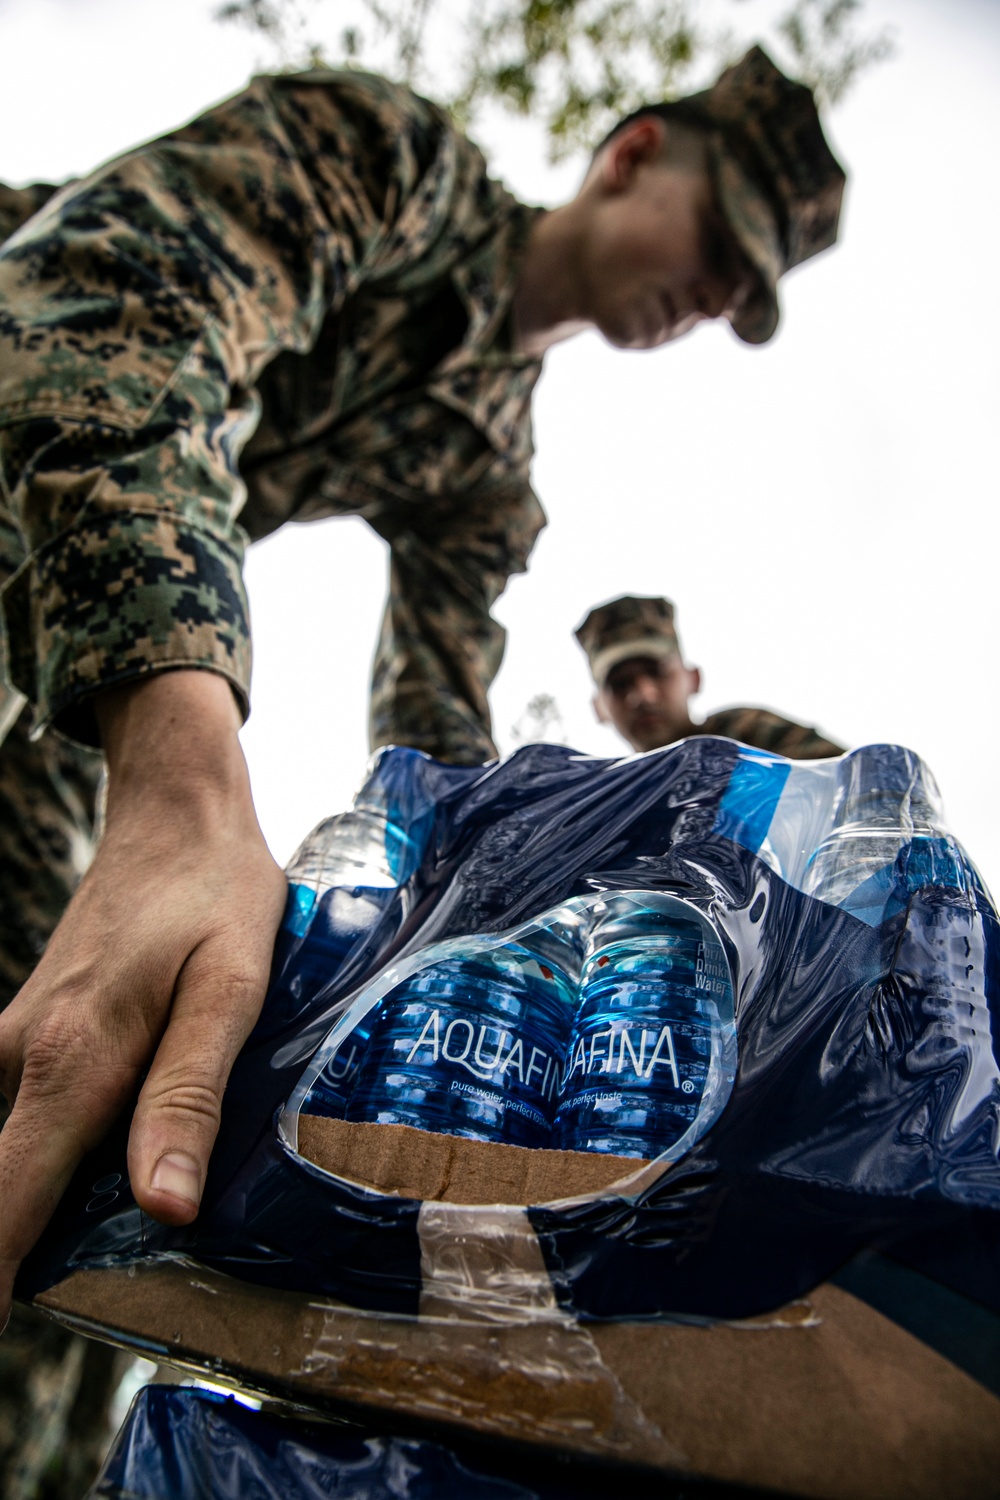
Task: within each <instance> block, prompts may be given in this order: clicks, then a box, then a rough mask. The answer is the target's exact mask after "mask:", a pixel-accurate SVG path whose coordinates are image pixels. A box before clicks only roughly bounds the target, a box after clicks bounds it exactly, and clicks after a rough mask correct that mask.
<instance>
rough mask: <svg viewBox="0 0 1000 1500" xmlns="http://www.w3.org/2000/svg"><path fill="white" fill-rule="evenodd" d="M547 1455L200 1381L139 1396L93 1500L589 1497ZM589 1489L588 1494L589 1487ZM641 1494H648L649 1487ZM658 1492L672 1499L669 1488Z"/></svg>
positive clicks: (157, 1387)
mask: <svg viewBox="0 0 1000 1500" xmlns="http://www.w3.org/2000/svg"><path fill="white" fill-rule="evenodd" d="M538 1469H539V1463H538V1460H537V1458H528V1457H525V1456H523V1455H520V1456H518V1455H516V1454H515V1455H513V1456H511V1455H508V1456H507V1457H506V1460H505V1461H503V1460H501V1459H499V1458H498V1457H496V1456H495V1455H494V1456H493V1458H492V1462H491V1456H490V1454H489V1453H488V1452H487V1453H484V1452H482V1451H479V1452H478V1453H476V1452H473V1453H461V1454H460V1453H458V1452H455V1451H454V1450H453V1449H451V1448H447V1447H444V1446H443V1445H442V1444H441V1443H434V1442H428V1441H426V1440H418V1439H416V1438H409V1437H395V1436H384V1435H381V1434H378V1433H366V1432H363V1431H359V1430H358V1429H357V1428H354V1429H351V1428H346V1429H345V1428H344V1427H343V1426H340V1425H334V1424H332V1423H325V1424H323V1423H315V1422H314V1423H308V1422H302V1421H301V1420H299V1421H296V1420H294V1419H290V1418H288V1417H282V1416H275V1415H272V1414H270V1413H266V1412H259V1411H250V1410H248V1409H247V1408H246V1407H245V1406H241V1405H240V1404H239V1403H238V1402H237V1401H234V1400H233V1399H232V1397H225V1396H221V1395H217V1394H215V1393H214V1392H211V1391H204V1390H198V1389H195V1388H192V1387H190V1386H171V1385H152V1386H147V1387H146V1389H145V1390H142V1391H140V1392H139V1394H138V1395H137V1396H136V1398H135V1400H134V1401H133V1403H132V1406H131V1408H130V1410H129V1413H128V1416H127V1417H126V1420H125V1422H124V1424H123V1426H122V1429H121V1431H120V1432H119V1434H118V1436H117V1438H116V1439H115V1443H114V1447H113V1448H112V1450H111V1453H110V1454H109V1456H108V1459H107V1461H106V1463H105V1465H104V1468H103V1470H102V1472H101V1474H100V1477H99V1478H98V1480H97V1483H96V1484H95V1485H94V1487H93V1489H92V1490H91V1491H90V1494H89V1496H88V1500H321V1497H328V1496H336V1497H337V1500H580V1496H581V1494H582V1493H585V1494H587V1495H591V1494H594V1495H596V1494H598V1493H600V1491H599V1489H597V1488H596V1487H595V1488H594V1489H592V1488H591V1486H590V1484H588V1483H587V1482H586V1480H585V1479H583V1478H582V1477H578V1478H577V1481H576V1483H575V1484H574V1483H573V1482H572V1481H568V1482H560V1481H559V1479H556V1480H555V1482H554V1483H552V1482H546V1480H544V1479H543V1480H541V1481H540V1480H539V1477H538ZM581 1485H582V1489H581ZM640 1491H641V1492H642V1493H647V1487H646V1486H645V1485H643V1484H642V1483H641V1481H640ZM657 1493H658V1494H661V1495H662V1493H663V1487H662V1483H661V1484H660V1485H658V1486H657Z"/></svg>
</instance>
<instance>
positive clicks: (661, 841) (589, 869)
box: [22, 736, 1000, 1318]
mask: <svg viewBox="0 0 1000 1500" xmlns="http://www.w3.org/2000/svg"><path fill="white" fill-rule="evenodd" d="M288 873H289V903H288V909H287V912H286V918H285V923H284V926H283V930H282V934H281V937H280V940H279V945H278V950H277V953H276V958H275V968H274V978H273V982H272V987H271V990H270V992H269V995H268V999H267V1001H266V1003H265V1007H264V1011H263V1013H262V1016H261V1019H260V1022H259V1024H258V1027H257V1029H256V1030H255V1032H254V1034H253V1035H252V1036H251V1038H250V1039H249V1041H248V1043H247V1045H246V1047H245V1048H244V1050H243V1053H242V1054H241V1056H240V1058H239V1059H238V1060H237V1063H236V1066H235V1068H234V1070H233V1074H232V1078H231V1082H230V1086H229V1089H228V1091H227V1095H226V1100H225V1104H224V1109H223V1118H222V1124H221V1128H220V1132H219V1139H218V1144H217V1147H216V1150H215V1154H214V1156H213V1164H212V1171H211V1174H210V1178H209V1182H208V1184H207V1186H206V1191H205V1196H204V1200H203V1204H202V1209H201V1213H200V1215H199V1218H198V1220H197V1222H196V1224H194V1225H192V1226H187V1227H184V1228H173V1229H170V1228H167V1227H164V1226H158V1225H155V1224H152V1223H151V1222H150V1221H148V1220H144V1219H142V1218H141V1216H140V1215H139V1214H138V1211H137V1209H136V1207H135V1204H134V1201H133V1200H132V1198H131V1195H130V1193H129V1190H128V1178H127V1157H126V1139H125V1136H124V1134H123V1132H122V1131H121V1130H119V1131H118V1132H117V1133H113V1134H112V1136H110V1137H109V1138H108V1140H107V1141H106V1142H105V1143H104V1144H103V1145H102V1146H101V1147H100V1148H99V1150H98V1151H97V1152H95V1153H94V1154H93V1156H92V1157H91V1158H89V1159H88V1161H87V1163H85V1166H84V1167H83V1168H82V1169H81V1171H80V1172H79V1173H78V1175H77V1178H76V1179H75V1181H74V1183H73V1185H72V1186H71V1189H70V1190H69V1192H68V1193H67V1195H66V1198H65V1200H64V1203H63V1205H62V1207H61V1209H60V1210H59V1213H58V1214H57V1216H56V1218H55V1219H54V1221H53V1225H52V1228H51V1230H50V1231H49V1234H48V1235H47V1237H46V1238H45V1240H43V1242H42V1243H41V1244H40V1246H39V1248H38V1250H37V1251H36V1252H35V1254H34V1256H33V1257H32V1259H31V1260H29V1261H28V1262H27V1263H26V1266H25V1269H24V1272H23V1280H22V1285H23V1286H25V1287H27V1288H29V1289H37V1288H39V1287H43V1286H45V1285H47V1284H51V1282H52V1281H53V1280H57V1279H59V1278H61V1277H64V1276H66V1274H67V1272H68V1271H69V1270H73V1269H79V1268H85V1267H87V1266H91V1265H107V1264H109V1263H114V1262H119V1261H127V1260H130V1259H132V1260H135V1259H141V1258H143V1257H145V1256H149V1255H157V1256H163V1255H166V1256H178V1257H182V1258H186V1259H187V1260H194V1261H198V1262H201V1263H202V1264H205V1265H209V1266H214V1267H216V1268H218V1269H221V1270H224V1271H226V1272H228V1273H230V1274H231V1275H233V1276H236V1277H240V1278H243V1279H244V1280H250V1281H259V1282H263V1283H266V1284H267V1285H269V1286H277V1287H285V1288H289V1289H296V1290H300V1291H303V1292H307V1293H309V1294H316V1295H318V1294H324V1295H326V1296H330V1297H333V1298H335V1299H337V1300H338V1301H339V1302H341V1303H346V1304H350V1305H353V1306H357V1307H362V1308H371V1309H383V1310H386V1309H388V1310H395V1311H397V1312H407V1313H412V1314H414V1315H415V1314H416V1311H417V1309H418V1308H419V1307H420V1306H421V1305H422V1299H424V1298H426V1297H427V1296H428V1295H429V1293H430V1292H432V1291H433V1290H434V1288H435V1287H437V1288H438V1290H439V1292H440V1295H441V1296H446V1297H447V1296H454V1297H457V1296H459V1292H458V1291H457V1290H455V1288H465V1290H464V1291H463V1292H462V1293H461V1295H462V1296H465V1295H468V1288H469V1287H470V1286H471V1285H472V1284H473V1283H474V1281H475V1276H476V1274H477V1273H476V1272H475V1271H474V1269H473V1265H474V1256H473V1258H472V1259H471V1260H468V1257H469V1256H471V1255H472V1250H471V1248H470V1247H472V1246H473V1245H475V1244H486V1243H487V1242H488V1243H491V1244H500V1243H503V1244H507V1243H510V1244H515V1243H516V1244H517V1245H519V1246H521V1248H520V1249H519V1250H518V1251H517V1254H516V1255H514V1252H513V1251H512V1252H511V1255H512V1256H513V1260H512V1262H511V1265H512V1266H515V1267H516V1268H517V1269H516V1272H515V1270H514V1269H512V1270H510V1272H509V1274H507V1273H505V1275H504V1277H502V1278H501V1279H500V1281H499V1282H498V1283H497V1284H498V1285H499V1286H500V1288H501V1291H500V1292H498V1293H497V1294H496V1295H497V1297H498V1298H499V1299H500V1302H499V1306H500V1309H501V1310H500V1312H497V1311H496V1308H494V1312H493V1313H492V1314H491V1315H495V1316H500V1315H502V1305H503V1298H504V1297H508V1298H510V1299H512V1300H511V1306H512V1307H513V1306H514V1303H515V1302H516V1301H517V1297H518V1296H520V1295H522V1293H523V1295H524V1296H525V1297H529V1292H528V1291H525V1290H524V1289H525V1288H526V1287H527V1288H529V1291H530V1297H529V1300H530V1298H534V1299H535V1301H534V1302H531V1305H532V1306H535V1304H536V1303H537V1304H538V1305H543V1304H544V1305H549V1304H551V1305H553V1306H557V1307H558V1308H559V1309H561V1310H562V1312H563V1313H565V1314H573V1315H576V1316H579V1317H583V1318H606V1317H607V1318H618V1317H633V1318H634V1317H641V1318H655V1317H661V1316H668V1315H669V1316H676V1317H685V1318H688V1317H694V1318H698V1317H716V1316H724V1317H741V1316H743V1315H744V1314H747V1313H751V1312H754V1311H758V1310H760V1309H762V1308H767V1307H773V1306H776V1305H777V1304H779V1303H781V1302H783V1301H787V1300H788V1299H789V1298H790V1297H795V1296H797V1295H800V1294H801V1293H802V1292H803V1291H805V1290H807V1289H808V1288H809V1287H811V1286H814V1285H816V1283H817V1282H819V1281H821V1280H822V1279H823V1278H824V1277H825V1276H827V1275H829V1274H830V1273H831V1272H832V1271H833V1270H835V1269H836V1267H837V1266H839V1265H841V1264H842V1263H843V1262H844V1261H845V1260H847V1259H849V1258H850V1256H852V1255H854V1254H856V1252H857V1251H858V1250H859V1249H860V1248H862V1247H864V1246H865V1245H874V1244H878V1245H879V1246H881V1247H885V1246H887V1245H890V1246H894V1247H895V1250H894V1253H898V1255H900V1256H902V1257H909V1263H912V1264H914V1265H919V1266H922V1267H927V1268H931V1267H933V1268H934V1272H933V1273H934V1274H935V1275H944V1274H945V1272H944V1271H942V1267H944V1268H946V1272H947V1277H948V1278H949V1284H950V1285H951V1286H953V1287H958V1288H960V1289H962V1290H964V1291H965V1293H966V1294H967V1295H969V1296H971V1297H975V1298H977V1299H978V1300H979V1302H980V1303H983V1304H987V1305H994V1304H995V1305H996V1306H997V1309H998V1312H1000V1286H998V1278H997V1273H996V1266H997V1264H1000V1161H998V1149H1000V1147H998V1143H1000V1068H998V1054H1000V925H998V918H997V913H996V910H995V907H994V905H993V902H992V900H991V898H990V896H989V893H988V891H987V890H986V888H985V886H984V884H983V882H982V880H981V878H980V877H979V875H978V872H977V871H976V868H975V866H974V864H973V863H972V861H971V860H970V859H969V857H968V855H967V854H966V852H965V850H964V849H963V847H962V846H961V845H960V844H959V843H958V842H957V841H956V840H955V838H954V837H953V836H952V835H951V833H950V832H949V831H948V829H947V826H946V825H945V823H944V821H943V815H942V812H941V804H940V798H939V794H938V791H937V788H936V786H935V783H934V780H933V777H932V776H931V774H930V772H929V771H928V769H927V767H926V766H925V765H924V764H923V762H922V761H920V759H919V758H918V757H917V756H916V755H915V754H913V753H912V752H911V751H909V750H906V749H903V748H902V747H899V746H893V745H887V746H883V745H874V746H866V747H863V748H862V749H860V750H857V751H854V752H852V753H851V754H849V755H845V756H843V757H840V758H839V759H834V760H828V761H818V762H790V761H787V760H784V759H783V758H781V757H780V756H772V755H766V754H764V753H763V752H760V751H756V750H751V749H749V748H747V747H745V746H740V745H737V744H736V743H734V742H732V741H728V740H722V739H715V738H712V737H709V736H702V737H698V738H694V739H691V740H687V741H683V742H681V743H679V744H677V745H672V746H668V747H666V748H665V749H663V750H661V751H657V752H654V753H651V754H649V755H643V756H635V757H628V758H626V759H624V760H617V761H599V760H592V759H589V758H587V757H585V756H580V755H577V754H576V753H575V752H573V751H571V750H568V749H565V748H564V747H561V746H551V745H545V746H527V747H524V748H523V749H521V750H519V751H518V752H517V753H516V754H515V755H513V756H512V757H511V758H510V759H509V760H507V761H505V762H502V763H499V764H497V765H494V766H491V767H486V768H483V767H461V768H457V767H449V766H444V765H440V764H437V763H435V762H433V761H430V760H428V759H427V758H426V757H425V756H422V755H420V754H418V753H417V752H414V751H408V750H389V751H386V752H383V753H382V754H381V756H380V757H379V758H378V760H377V761H376V763H375V765H374V767H373V770H372V774H371V776H370V778H369V780H368V782H367V783H366V785H365V787H364V789H363V791H362V793H361V794H360V795H359V798H358V800H357V802H356V804H355V806H354V808H353V809H352V810H350V811H349V812H348V813H346V814H341V815H339V816H338V817H335V818H331V819H329V820H327V821H326V822H325V823H323V824H321V825H320V827H319V828H318V829H317V830H315V832H314V833H313V834H312V835H310V837H309V838H308V839H307V840H306V841H305V843H304V844H303V846H302V848H301V849H300V850H299V852H298V854H297V855H296V857H295V859H294V860H293V862H292V864H291V865H290V867H289V872H288ZM320 1139H322V1141H326V1142H332V1143H333V1145H334V1146H336V1152H337V1153H339V1154H335V1159H336V1163H337V1165H335V1166H334V1165H330V1162H331V1161H333V1160H334V1157H333V1156H329V1157H323V1156H322V1153H320V1154H319V1155H317V1149H318V1148H317V1147H316V1145H315V1143H316V1141H317V1140H320ZM380 1142H397V1143H400V1144H398V1148H397V1147H396V1146H394V1147H393V1150H397V1155H396V1156H395V1157H392V1159H393V1160H397V1161H399V1162H401V1163H402V1164H403V1165H404V1167H405V1166H406V1164H407V1163H409V1162H412V1161H414V1160H416V1159H417V1158H420V1159H423V1158H425V1157H427V1159H430V1157H429V1156H428V1152H430V1156H433V1159H434V1160H435V1161H439V1162H444V1163H445V1164H446V1168H447V1170H445V1168H442V1173H441V1181H442V1183H443V1186H442V1188H441V1192H444V1193H445V1194H446V1196H445V1198H444V1199H443V1200H442V1201H440V1202H439V1201H437V1200H436V1199H434V1197H433V1194H431V1195H429V1196H427V1197H421V1196H420V1195H419V1194H415V1193H414V1192H413V1191H406V1190H404V1189H403V1187H402V1186H401V1185H400V1184H399V1183H396V1184H395V1186H394V1185H393V1183H392V1182H383V1181H382V1180H381V1179H376V1178H375V1177H373V1176H372V1175H371V1170H373V1169H370V1168H368V1167H366V1168H365V1172H368V1175H367V1176H366V1175H365V1172H363V1171H362V1170H361V1166H360V1165H358V1164H356V1163H360V1161H361V1157H364V1160H365V1161H367V1162H370V1161H371V1159H372V1153H373V1152H374V1154H375V1156H378V1153H379V1151H380V1150H381V1146H380V1145H379V1143H380ZM425 1148H426V1149H425ZM432 1148H433V1149H432ZM491 1149H493V1150H494V1151H495V1153H498V1155H495V1156H493V1157H491V1156H490V1151H491ZM330 1150H331V1151H332V1150H333V1146H331V1147H330ZM386 1152H387V1155H386V1160H388V1159H389V1158H390V1157H391V1156H392V1153H391V1152H389V1151H388V1146H387V1147H386ZM434 1152H437V1155H434ZM310 1153H312V1154H310ZM359 1153H360V1155H359ZM463 1153H464V1154H463ZM501 1157H502V1159H503V1161H504V1163H507V1164H508V1165H505V1166H504V1171H505V1172H506V1171H508V1167H509V1163H510V1162H512V1161H514V1162H515V1164H516V1163H519V1162H522V1161H526V1160H528V1159H529V1158H530V1160H531V1162H533V1163H535V1164H536V1166H537V1164H538V1163H541V1164H543V1166H544V1164H545V1163H551V1166H546V1167H545V1171H544V1172H543V1173H542V1176H541V1177H539V1176H538V1175H537V1173H536V1175H535V1176H531V1174H530V1173H529V1174H528V1175H527V1176H526V1177H525V1179H524V1180H525V1181H528V1180H530V1181H532V1182H535V1181H542V1180H544V1181H545V1183H546V1184H547V1186H546V1189H545V1193H544V1195H543V1196H541V1197H535V1198H530V1197H529V1198H526V1199H522V1200H520V1201H512V1200H511V1199H510V1198H509V1197H507V1198H501V1197H499V1196H498V1197H497V1198H496V1199H493V1200H484V1199H483V1197H482V1196H480V1197H478V1198H477V1199H476V1200H475V1201H474V1202H472V1201H467V1200H465V1199H463V1198H462V1197H461V1196H459V1197H456V1196H455V1192H456V1191H457V1189H455V1188H454V1182H458V1181H459V1180H461V1181H464V1180H466V1179H465V1178H462V1175H461V1172H460V1171H459V1170H458V1169H459V1167H461V1166H462V1164H463V1163H465V1162H471V1161H473V1160H474V1162H475V1163H476V1170H477V1171H479V1172H480V1174H482V1173H487V1174H488V1172H489V1170H491V1169H490V1167H489V1163H490V1161H491V1160H500V1158H501ZM379 1159H380V1160H381V1158H379ZM324 1161H326V1162H327V1164H326V1165H324ZM601 1162H606V1163H607V1164H608V1165H607V1168H606V1171H605V1170H604V1169H603V1168H601V1166H600V1164H601ZM581 1163H582V1164H583V1166H584V1167H586V1171H587V1173H589V1174H590V1176H589V1177H586V1180H587V1181H589V1182H591V1183H592V1184H594V1183H596V1184H598V1185H597V1186H593V1185H592V1186H591V1187H589V1188H587V1189H586V1190H583V1189H581V1188H580V1187H579V1183H580V1182H581V1181H583V1180H584V1178H582V1177H581V1176H580V1171H581V1170H582V1168H579V1164H581ZM578 1168H579V1170H578ZM599 1169H600V1170H599ZM463 1170H464V1168H463ZM509 1170H511V1171H512V1170H513V1168H510V1169H509ZM534 1170H535V1168H534V1167H533V1168H532V1171H534ZM538 1170H539V1171H541V1168H539V1169H538ZM498 1171H499V1168H498ZM602 1171H604V1175H603V1176H602V1175H601V1172H602ZM456 1174H457V1175H456ZM546 1174H547V1175H546ZM112 1182H113V1183H114V1186H113V1187H110V1188H109V1187H107V1184H109V1183H112ZM449 1182H451V1183H452V1187H451V1188H449V1187H448V1183H449ZM97 1185H99V1186H100V1191H97ZM436 1191H437V1189H435V1192H436ZM448 1193H450V1194H451V1196H448ZM432 1210H433V1211H432ZM434 1226H437V1227H434ZM441 1226H452V1228H450V1229H449V1228H447V1227H444V1228H443V1227H441ZM432 1228H433V1235H436V1236H437V1238H434V1237H433V1236H432ZM505 1237H506V1238H505ZM529 1241H530V1246H528V1242H529ZM463 1247H464V1248H463ZM463 1267H464V1268H465V1269H463ZM527 1267H533V1268H534V1269H533V1270H531V1271H530V1274H529V1271H528V1270H527V1269H525V1268H527ZM928 1274H930V1271H928ZM518 1287H520V1288H521V1292H517V1291H516V1288H518ZM442 1288H443V1289H444V1290H441V1289H442ZM448 1288H452V1290H450V1291H449V1290H448ZM546 1298H548V1299H549V1301H548V1303H546V1301H545V1299H546ZM991 1299H992V1301H991ZM511 1315H512V1316H513V1313H512V1314H511Z"/></svg>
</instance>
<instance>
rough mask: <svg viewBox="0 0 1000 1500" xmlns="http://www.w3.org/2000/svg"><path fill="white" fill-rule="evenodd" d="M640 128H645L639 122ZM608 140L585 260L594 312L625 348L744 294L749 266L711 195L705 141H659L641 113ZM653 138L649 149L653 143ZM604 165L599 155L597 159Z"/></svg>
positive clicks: (733, 306)
mask: <svg viewBox="0 0 1000 1500" xmlns="http://www.w3.org/2000/svg"><path fill="white" fill-rule="evenodd" d="M644 127H645V128H646V134H645V135H644V134H643V133H642V132H643V128H644ZM623 134H624V136H625V137H626V138H625V140H624V141H621V142H616V141H612V142H611V143H610V145H609V146H608V147H607V148H606V151H608V152H612V153H615V152H617V156H614V157H612V158H610V159H609V160H607V161H606V162H605V163H604V165H603V177H602V185H603V187H604V189H605V191H604V193H603V196H602V197H601V198H600V200H599V201H598V202H597V203H596V205H595V215H594V220H593V229H592V235H591V239H590V243H589V246H588V257H587V262H586V277H587V291H586V296H587V301H588V303H589V308H588V311H589V315H590V318H591V321H592V322H593V323H595V324H596V326H597V328H598V329H599V330H600V332H601V333H602V334H603V335H604V337H605V338H606V339H607V340H608V342H609V343H611V344H614V345H616V346H617V347H618V348H621V349H653V348H656V347H657V346H658V345H659V344H664V343H667V342H668V341H670V340H672V339H677V338H681V337H682V336H683V335H684V334H685V333H688V332H690V330H691V329H692V328H694V327H695V326H696V324H698V323H700V322H702V321H703V320H704V319H706V318H719V317H725V316H729V317H732V316H733V314H734V313H735V312H736V311H737V310H738V308H739V307H740V306H741V305H742V304H743V303H744V302H745V301H746V299H747V297H748V296H749V295H750V293H751V291H752V290H753V286H754V272H753V270H752V268H751V267H750V265H749V262H748V261H747V260H746V259H745V257H744V256H743V254H742V251H741V250H740V248H739V246H738V244H737V241H736V239H735V236H734V235H733V233H732V231H731V230H730V228H729V226H728V224H727V222H726V220H725V219H724V217H723V215H722V212H721V210H720V209H719V207H718V205H717V203H716V197H715V190H714V187H713V184H712V179H711V176H710V173H709V168H708V158H707V153H706V151H705V148H704V144H703V143H701V142H700V138H699V137H698V136H697V133H695V137H694V141H693V142H692V139H691V136H690V134H689V133H687V132H685V133H684V135H683V137H682V139H683V145H684V149H683V151H681V150H679V149H678V150H675V152H674V155H671V154H670V150H669V143H668V146H667V150H666V154H664V150H663V144H662V143H663V128H662V126H659V125H658V124H657V123H656V122H650V121H648V120H640V121H638V122H636V124H635V125H633V126H632V127H629V129H627V130H626V131H625V132H623ZM654 146H656V149H655V150H654V149H653V147H654ZM599 165H600V163H599Z"/></svg>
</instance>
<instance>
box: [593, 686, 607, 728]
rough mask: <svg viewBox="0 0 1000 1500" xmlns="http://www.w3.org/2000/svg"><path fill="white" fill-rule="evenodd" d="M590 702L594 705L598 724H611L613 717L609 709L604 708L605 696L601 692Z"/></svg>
mask: <svg viewBox="0 0 1000 1500" xmlns="http://www.w3.org/2000/svg"><path fill="white" fill-rule="evenodd" d="M590 701H591V702H592V703H593V705H594V713H595V715H596V717H597V722H598V724H610V723H611V715H610V714H609V713H608V711H607V709H606V708H605V706H604V694H603V693H599V692H598V693H595V694H594V696H593V698H592V699H591V700H590Z"/></svg>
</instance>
